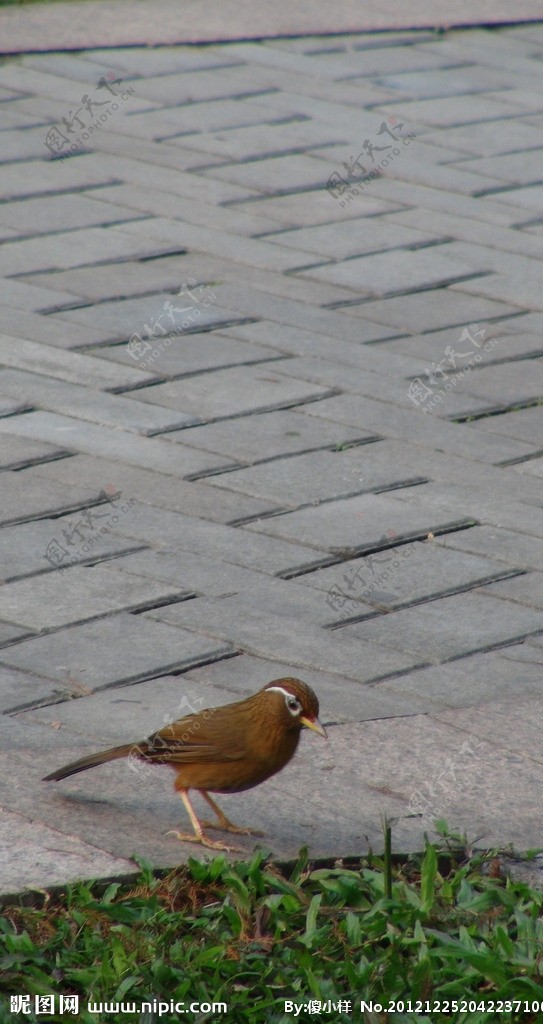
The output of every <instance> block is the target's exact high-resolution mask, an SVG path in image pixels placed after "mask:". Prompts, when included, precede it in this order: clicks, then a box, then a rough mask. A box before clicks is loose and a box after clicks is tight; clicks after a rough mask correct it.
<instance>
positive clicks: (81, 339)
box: [0, 281, 100, 349]
mask: <svg viewBox="0 0 543 1024" xmlns="http://www.w3.org/2000/svg"><path fill="white" fill-rule="evenodd" d="M12 284H13V286H14V288H15V289H17V287H18V286H19V285H20V286H21V288H23V289H26V290H27V291H28V289H29V286H28V285H24V284H22V283H21V282H20V281H17V282H13V281H10V287H11V285H12ZM31 287H32V292H34V291H35V292H36V293H39V299H37V298H36V297H34V304H37V305H38V306H39V307H44V308H45V307H46V306H50V304H51V300H53V302H55V301H56V300H57V293H55V292H48V291H47V290H46V289H45V288H37V289H36V288H34V287H33V286H31ZM68 300H69V296H68V294H66V295H63V296H62V295H61V296H60V301H64V302H66V301H68ZM17 301H18V304H22V300H21V299H19V300H17ZM0 316H1V317H2V324H3V326H4V328H5V330H6V332H8V333H9V336H10V337H14V338H17V339H19V338H25V339H26V340H28V341H35V342H42V341H43V342H45V344H46V345H50V346H55V347H57V348H64V349H70V348H74V349H76V348H77V347H78V346H80V345H85V344H87V345H94V344H96V342H97V341H99V339H100V335H99V332H98V331H97V330H96V329H94V330H93V329H92V328H90V329H87V328H85V327H78V328H77V331H74V329H73V326H72V325H71V324H65V323H62V322H61V321H60V320H58V319H57V317H54V316H46V317H45V316H40V315H38V314H37V313H34V312H31V311H30V310H28V309H27V310H22V309H13V308H11V309H10V307H9V306H7V305H5V303H0Z"/></svg>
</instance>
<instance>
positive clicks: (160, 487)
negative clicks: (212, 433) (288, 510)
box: [39, 435, 269, 523]
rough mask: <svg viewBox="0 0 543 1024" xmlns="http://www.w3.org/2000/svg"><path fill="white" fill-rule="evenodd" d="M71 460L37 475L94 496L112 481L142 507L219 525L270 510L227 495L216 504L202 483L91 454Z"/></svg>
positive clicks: (253, 501) (250, 500)
mask: <svg viewBox="0 0 543 1024" xmlns="http://www.w3.org/2000/svg"><path fill="white" fill-rule="evenodd" d="M165 436H167V435H165ZM62 461H64V460H62ZM71 461H72V465H71V467H70V470H69V471H68V470H67V467H66V468H65V467H64V466H61V465H60V462H55V463H52V462H51V463H48V464H47V465H41V466H40V467H39V469H40V471H41V472H40V475H41V476H43V477H44V478H45V479H47V480H52V481H59V482H60V483H62V484H64V485H66V484H67V485H68V486H69V485H71V484H72V483H73V482H74V481H76V480H84V481H85V482H86V483H87V484H90V483H92V484H94V486H95V487H96V493H99V492H100V491H101V490H102V489H103V488H104V484H105V482H106V483H107V482H111V481H115V483H114V489H115V490H120V491H122V493H123V495H124V496H125V497H127V498H128V499H129V500H130V499H131V498H136V500H137V501H139V502H142V503H143V504H145V505H156V506H158V507H159V508H165V509H168V510H170V511H172V512H184V513H185V514H186V515H191V516H199V517H201V518H202V519H211V520H212V521H213V522H218V523H229V522H230V520H232V519H239V518H242V517H244V516H250V515H258V514H259V513H260V512H264V511H267V510H268V507H269V502H267V501H262V500H259V499H257V498H250V497H249V496H248V495H241V494H227V493H226V492H224V493H223V494H222V495H221V500H220V502H218V501H217V495H216V493H215V492H214V491H211V489H210V488H208V487H205V486H204V485H203V484H201V483H194V482H192V481H190V482H189V481H188V480H180V479H179V477H175V476H170V475H168V474H167V473H165V472H163V473H161V472H159V471H158V470H157V469H156V467H154V468H153V469H152V470H150V469H142V468H141V467H135V466H128V465H126V464H122V463H120V462H115V461H114V460H110V459H103V458H97V457H96V456H92V455H75V456H73V457H72V460H71Z"/></svg>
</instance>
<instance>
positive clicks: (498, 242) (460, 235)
mask: <svg viewBox="0 0 543 1024" xmlns="http://www.w3.org/2000/svg"><path fill="white" fill-rule="evenodd" d="M477 127H480V125H478V126H477ZM382 219H383V220H385V221H386V222H387V223H390V224H398V225H400V224H401V225H402V226H404V227H413V228H417V229H418V230H420V231H433V232H434V234H436V233H437V232H442V233H443V235H452V236H453V237H454V238H456V239H460V240H462V241H464V242H472V243H475V244H476V245H480V246H482V245H485V246H490V247H491V248H492V249H503V250H505V251H506V252H516V253H521V254H522V255H524V256H533V257H534V258H537V253H538V245H539V243H538V241H537V239H534V238H532V237H531V236H530V235H529V234H528V233H527V232H526V231H522V230H519V229H517V228H515V227H500V226H498V225H497V224H487V223H484V222H483V221H481V220H477V221H476V220H473V219H472V218H469V217H458V216H455V215H454V214H452V213H445V212H439V211H437V210H432V211H430V210H413V209H410V210H402V211H401V212H396V213H392V214H390V216H389V217H386V218H382ZM490 255H491V256H492V254H490Z"/></svg>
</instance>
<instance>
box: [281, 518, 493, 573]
mask: <svg viewBox="0 0 543 1024" xmlns="http://www.w3.org/2000/svg"><path fill="white" fill-rule="evenodd" d="M339 500H341V499H339ZM290 511H293V510H292V509H291V510H290ZM480 525H481V524H480V522H479V521H478V520H477V519H473V518H471V517H470V518H465V519H459V520H457V521H456V522H452V523H447V524H445V525H443V526H431V527H429V529H424V530H410V531H407V532H406V533H400V534H398V536H396V537H394V538H393V539H392V540H390V541H389V542H388V543H386V544H375V543H374V544H372V543H367V544H358V545H356V546H355V547H350V548H344V549H343V550H342V551H334V552H330V553H329V554H327V555H325V556H324V558H323V559H322V564H320V563H319V564H316V563H314V562H311V563H308V564H306V565H300V566H297V567H296V568H295V569H283V570H281V571H280V572H277V573H275V575H276V576H278V577H279V578H280V579H294V578H295V577H296V576H308V575H309V574H310V573H312V572H316V571H317V570H318V569H325V568H328V567H329V566H332V565H341V563H342V562H354V561H356V559H358V558H366V557H367V556H368V555H377V554H379V552H381V551H388V550H389V548H398V547H402V546H403V545H405V544H413V543H416V542H417V541H425V540H428V534H429V533H432V534H433V535H434V537H444V536H448V535H449V534H450V533H460V532H461V531H463V530H471V529H472V528H473V527H474V526H480Z"/></svg>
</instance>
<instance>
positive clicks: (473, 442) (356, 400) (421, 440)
mask: <svg viewBox="0 0 543 1024" xmlns="http://www.w3.org/2000/svg"><path fill="white" fill-rule="evenodd" d="M302 415H303V416H307V417H308V418H310V419H311V420H318V419H320V418H323V419H325V420H331V421H334V422H339V423H345V424H348V425H350V426H353V427H358V428H360V429H367V428H368V425H369V424H372V425H373V426H374V428H375V430H377V432H378V433H380V434H384V435H388V436H390V437H397V438H401V439H404V440H405V439H407V438H410V439H411V440H412V441H414V442H415V443H416V444H417V445H420V446H421V447H423V448H432V449H433V448H434V447H435V446H436V445H438V446H439V448H440V449H441V450H442V451H451V452H453V453H454V454H455V455H460V456H462V457H463V458H465V459H470V460H476V461H481V462H491V463H499V462H503V461H505V460H506V459H508V458H511V459H514V458H517V457H518V458H521V457H523V456H524V457H525V456H527V455H528V454H530V453H529V452H528V450H527V449H524V450H523V449H522V448H519V447H518V442H516V441H511V440H510V439H506V438H505V437H503V436H501V437H499V438H498V437H495V436H493V435H492V434H490V433H487V432H486V431H484V432H483V431H482V430H481V429H478V428H479V427H480V425H481V424H483V423H484V424H490V423H492V422H494V420H499V419H500V417H499V416H496V417H494V416H492V417H489V418H488V419H482V420H477V421H476V422H475V423H469V424H467V423H461V424H460V423H455V424H452V423H446V422H444V421H436V420H435V419H433V420H432V431H431V433H430V432H429V431H428V427H427V424H426V422H425V420H426V418H425V416H419V415H417V409H416V407H415V406H413V408H412V409H403V408H400V407H399V406H396V405H393V404H392V403H390V402H382V401H375V400H373V399H371V398H369V397H368V396H367V395H364V396H362V395H347V394H343V395H338V396H337V397H334V398H325V399H324V400H323V401H322V402H315V403H314V404H313V405H307V406H304V408H303V410H302ZM508 415H509V414H508ZM490 439H492V440H490Z"/></svg>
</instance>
